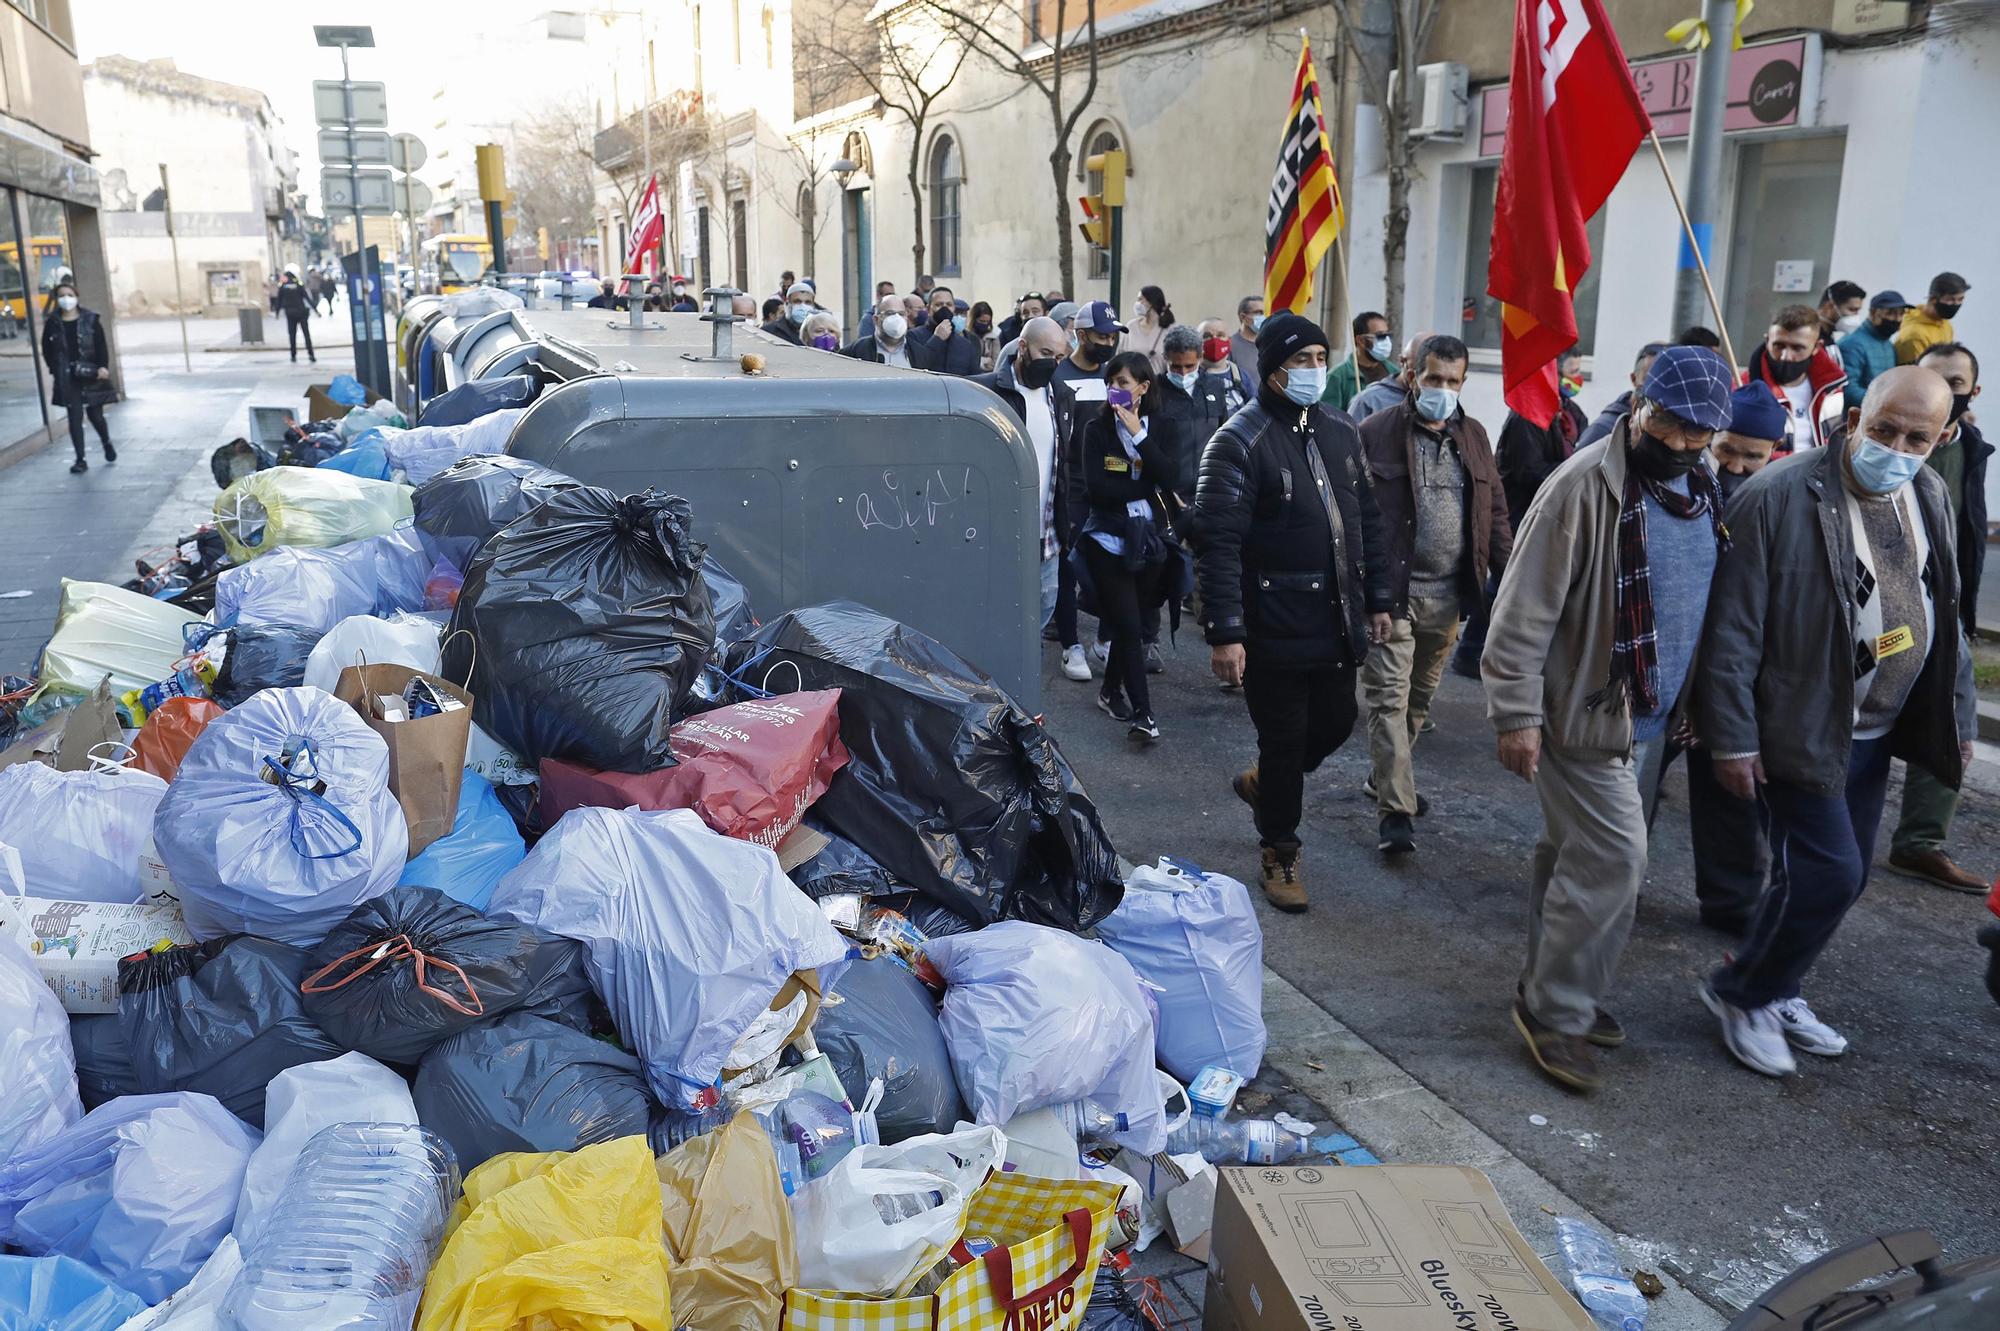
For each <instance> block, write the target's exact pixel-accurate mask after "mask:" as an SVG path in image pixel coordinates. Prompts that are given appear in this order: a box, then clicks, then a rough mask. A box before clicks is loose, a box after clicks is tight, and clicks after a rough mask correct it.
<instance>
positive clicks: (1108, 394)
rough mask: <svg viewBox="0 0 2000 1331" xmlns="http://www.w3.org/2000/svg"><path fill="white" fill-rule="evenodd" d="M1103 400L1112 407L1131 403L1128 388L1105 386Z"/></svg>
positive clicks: (1127, 405) (1126, 405)
mask: <svg viewBox="0 0 2000 1331" xmlns="http://www.w3.org/2000/svg"><path fill="white" fill-rule="evenodd" d="M1104 400H1105V401H1106V402H1109V403H1110V404H1111V405H1112V406H1114V407H1129V406H1131V405H1132V394H1131V391H1130V390H1129V389H1124V388H1107V389H1105V390H1104Z"/></svg>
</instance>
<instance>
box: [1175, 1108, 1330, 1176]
mask: <svg viewBox="0 0 2000 1331" xmlns="http://www.w3.org/2000/svg"><path fill="white" fill-rule="evenodd" d="M1311 1134H1312V1125H1311V1124H1310V1123H1304V1122H1301V1121H1300V1120H1298V1119H1295V1118H1291V1117H1289V1116H1286V1117H1284V1118H1280V1119H1269V1118H1235V1119H1221V1118H1205V1117H1199V1116H1197V1117H1194V1118H1190V1119H1189V1120H1188V1121H1187V1122H1185V1123H1183V1124H1182V1125H1181V1126H1180V1127H1178V1128H1175V1129H1174V1130H1173V1131H1172V1132H1170V1133H1168V1134H1167V1153H1168V1154H1169V1155H1184V1154H1186V1153H1187V1152H1189V1151H1196V1152H1199V1153H1200V1155H1201V1158H1202V1159H1204V1160H1206V1161H1208V1162H1209V1163H1210V1164H1212V1165H1234V1164H1245V1165H1281V1164H1283V1163H1284V1162H1285V1161H1287V1160H1296V1159H1298V1158H1299V1157H1300V1156H1302V1155H1325V1154H1330V1153H1331V1152H1332V1149H1333V1145H1332V1142H1331V1141H1330V1140H1329V1139H1327V1138H1321V1137H1314V1136H1312V1135H1311Z"/></svg>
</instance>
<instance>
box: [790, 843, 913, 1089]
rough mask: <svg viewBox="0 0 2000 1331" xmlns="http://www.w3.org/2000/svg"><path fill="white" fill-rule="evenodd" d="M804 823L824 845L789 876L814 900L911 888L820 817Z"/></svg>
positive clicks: (885, 894)
mask: <svg viewBox="0 0 2000 1331" xmlns="http://www.w3.org/2000/svg"><path fill="white" fill-rule="evenodd" d="M805 824H806V826H808V827H810V828H812V829H813V830H814V831H815V832H818V833H819V834H820V835H821V836H823V837H825V838H826V847H825V849H823V850H821V851H820V852H819V854H817V855H815V856H813V857H812V858H811V859H809V860H807V861H806V862H805V863H804V864H801V865H800V866H799V867H798V868H796V869H794V870H792V871H791V873H790V874H789V875H788V876H789V877H790V878H791V880H792V882H793V883H795V884H797V886H798V889H799V891H801V892H803V893H805V894H806V895H807V896H809V897H811V898H812V899H813V900H814V901H818V900H820V899H822V898H824V897H831V896H838V895H840V894H841V893H843V892H852V893H855V894H857V895H860V896H864V897H886V896H891V895H894V894H895V893H898V892H908V891H909V890H910V885H909V884H908V883H905V882H903V881H901V880H900V879H898V878H897V877H896V875H894V874H892V873H890V872H889V871H888V870H887V869H885V868H883V867H882V865H881V862H880V861H878V860H877V859H876V858H875V857H874V856H873V855H870V854H869V853H868V852H867V851H865V850H863V849H861V847H859V846H857V845H855V844H854V843H853V842H852V841H849V840H848V839H847V838H846V837H844V836H842V835H841V834H840V833H838V832H836V831H834V830H833V829H832V828H829V827H826V826H824V825H823V820H821V819H819V818H817V817H815V816H813V815H810V814H809V815H807V817H806V820H805ZM844 1084H845V1083H843V1085H844Z"/></svg>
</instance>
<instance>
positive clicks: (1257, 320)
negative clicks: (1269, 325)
mask: <svg viewBox="0 0 2000 1331" xmlns="http://www.w3.org/2000/svg"><path fill="white" fill-rule="evenodd" d="M1250 331H1251V332H1253V333H1261V332H1263V331H1264V316H1263V315H1261V314H1253V315H1251V316H1250Z"/></svg>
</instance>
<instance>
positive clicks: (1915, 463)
mask: <svg viewBox="0 0 2000 1331" xmlns="http://www.w3.org/2000/svg"><path fill="white" fill-rule="evenodd" d="M1848 466H1850V467H1852V468H1853V469H1854V479H1855V480H1857V481H1859V482H1861V488H1862V489H1864V490H1866V491H1868V492H1869V493H1871V494H1878V495H1886V494H1894V493H1895V492H1896V491H1898V490H1900V489H1902V488H1903V487H1904V486H1905V485H1908V484H1909V483H1910V482H1911V480H1913V479H1914V478H1915V477H1916V474H1917V473H1918V472H1920V471H1922V470H1923V469H1924V460H1923V459H1922V458H1920V457H1918V456H1917V455H1916V454H1915V453H1898V452H1897V451H1896V450H1895V449H1893V448H1884V447H1882V445H1880V444H1878V443H1876V442H1875V441H1874V440H1873V439H1863V440H1862V441H1861V447H1859V448H1857V449H1855V450H1854V452H1853V453H1851V454H1849V455H1848Z"/></svg>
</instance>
